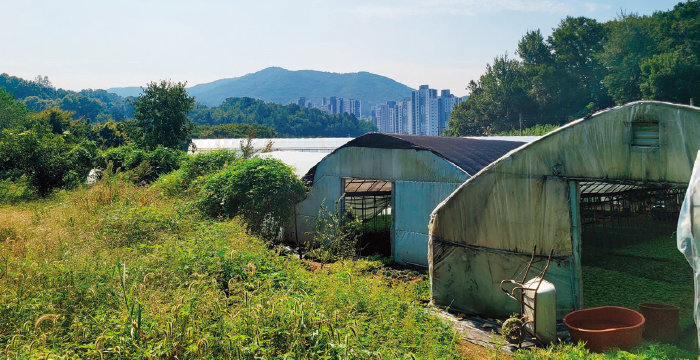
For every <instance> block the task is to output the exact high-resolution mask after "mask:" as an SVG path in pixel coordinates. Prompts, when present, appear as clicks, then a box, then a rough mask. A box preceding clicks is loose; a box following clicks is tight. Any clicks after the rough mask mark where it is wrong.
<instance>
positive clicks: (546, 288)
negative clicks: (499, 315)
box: [523, 277, 557, 344]
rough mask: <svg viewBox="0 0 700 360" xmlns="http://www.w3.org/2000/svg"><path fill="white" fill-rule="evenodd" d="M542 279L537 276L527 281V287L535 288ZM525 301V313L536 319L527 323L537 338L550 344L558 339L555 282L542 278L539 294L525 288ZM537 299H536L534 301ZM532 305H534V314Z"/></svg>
mask: <svg viewBox="0 0 700 360" xmlns="http://www.w3.org/2000/svg"><path fill="white" fill-rule="evenodd" d="M539 281H540V278H539V277H536V278H534V279H532V280H530V281H528V282H526V283H525V286H524V287H525V288H529V289H535V288H536V287H537V283H538V282H539ZM524 294H525V297H524V298H523V301H524V302H525V304H526V305H527V306H525V315H526V316H527V317H528V319H533V318H534V319H535V322H534V323H527V325H526V327H527V329H528V331H529V332H530V333H535V337H536V338H537V340H539V341H541V342H543V343H545V344H549V343H553V342H555V341H556V340H557V290H556V289H555V288H554V284H552V283H551V282H549V281H547V280H542V284H540V287H539V289H537V294H535V290H525V291H524ZM535 299H536V301H534V300H535ZM531 307H534V308H535V310H534V314H533V310H532V308H531Z"/></svg>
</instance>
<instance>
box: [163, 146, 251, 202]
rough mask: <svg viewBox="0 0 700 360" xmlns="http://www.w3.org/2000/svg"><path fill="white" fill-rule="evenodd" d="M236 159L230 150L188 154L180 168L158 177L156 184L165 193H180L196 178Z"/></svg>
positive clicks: (217, 170) (169, 194)
mask: <svg viewBox="0 0 700 360" xmlns="http://www.w3.org/2000/svg"><path fill="white" fill-rule="evenodd" d="M236 159H238V156H237V155H236V152H235V151H230V150H217V151H212V152H207V153H201V154H196V155H190V156H188V157H187V158H185V160H184V161H183V163H182V166H181V167H180V169H178V170H177V171H173V172H172V173H170V174H168V175H166V176H162V177H161V178H159V180H158V186H159V187H160V188H161V189H163V193H164V194H165V195H168V196H174V195H182V194H183V193H184V192H185V191H187V190H188V189H189V188H190V187H191V185H192V183H193V182H195V181H197V179H199V178H201V177H204V176H206V175H212V174H214V173H217V172H219V171H220V170H221V169H223V168H224V167H226V166H227V165H229V164H232V163H233V162H234V161H236Z"/></svg>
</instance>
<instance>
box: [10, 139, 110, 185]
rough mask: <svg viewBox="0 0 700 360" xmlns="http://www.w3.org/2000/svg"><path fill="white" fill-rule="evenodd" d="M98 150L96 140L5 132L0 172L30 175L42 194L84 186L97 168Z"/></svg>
mask: <svg viewBox="0 0 700 360" xmlns="http://www.w3.org/2000/svg"><path fill="white" fill-rule="evenodd" d="M96 154H97V148H96V146H95V144H94V143H93V142H92V141H83V142H81V143H79V144H75V143H70V142H67V141H66V140H65V139H64V138H63V136H61V135H56V134H52V133H50V132H46V131H42V130H41V129H32V130H27V131H23V132H12V131H9V130H5V131H3V133H2V136H0V173H4V174H6V175H9V176H14V177H17V176H18V175H19V176H21V175H24V176H26V178H27V180H28V182H29V184H30V185H31V186H32V187H33V188H34V189H36V191H37V192H38V193H39V194H40V195H41V196H45V195H48V194H49V193H50V192H51V191H52V190H53V189H55V188H71V187H73V186H75V185H77V184H79V183H81V182H82V181H83V180H84V179H85V178H86V176H87V174H88V172H89V171H90V168H91V167H92V166H93V163H94V159H95V157H96Z"/></svg>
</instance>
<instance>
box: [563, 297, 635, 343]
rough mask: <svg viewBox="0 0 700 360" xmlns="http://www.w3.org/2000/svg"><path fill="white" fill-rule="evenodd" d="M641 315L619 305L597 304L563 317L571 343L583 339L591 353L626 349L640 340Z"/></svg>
mask: <svg viewBox="0 0 700 360" xmlns="http://www.w3.org/2000/svg"><path fill="white" fill-rule="evenodd" d="M644 323H645V319H644V316H643V315H642V314H640V313H638V312H636V311H634V310H632V309H628V308H624V307H620V306H601V307H597V308H591V309H583V310H577V311H573V312H571V313H569V314H567V315H566V316H565V317H564V324H566V327H568V328H569V334H570V335H571V340H572V341H573V342H583V341H585V345H584V346H585V347H586V348H587V349H589V350H591V351H593V352H598V353H599V352H603V351H606V350H609V349H615V348H617V349H621V350H627V349H631V348H633V347H635V346H638V345H639V344H641V343H642V332H643V331H644Z"/></svg>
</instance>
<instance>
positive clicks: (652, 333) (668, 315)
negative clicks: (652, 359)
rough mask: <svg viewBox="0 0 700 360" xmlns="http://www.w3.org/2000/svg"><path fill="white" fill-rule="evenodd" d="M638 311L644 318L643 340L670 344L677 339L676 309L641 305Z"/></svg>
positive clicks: (647, 304)
mask: <svg viewBox="0 0 700 360" xmlns="http://www.w3.org/2000/svg"><path fill="white" fill-rule="evenodd" d="M639 311H640V312H641V313H642V315H644V317H645V318H646V320H647V321H646V326H644V335H643V336H644V338H645V339H647V340H652V341H658V342H662V343H672V342H674V341H676V339H677V338H678V333H679V331H680V326H679V325H678V308H677V307H675V306H672V305H666V304H655V303H643V304H639Z"/></svg>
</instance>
